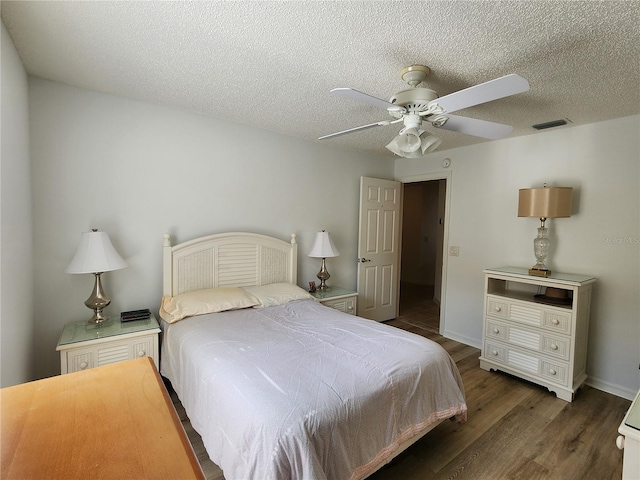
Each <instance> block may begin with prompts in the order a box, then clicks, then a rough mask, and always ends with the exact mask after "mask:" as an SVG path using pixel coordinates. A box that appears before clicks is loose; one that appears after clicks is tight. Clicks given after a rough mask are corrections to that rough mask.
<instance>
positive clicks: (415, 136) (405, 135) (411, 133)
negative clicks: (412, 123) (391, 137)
mask: <svg viewBox="0 0 640 480" xmlns="http://www.w3.org/2000/svg"><path fill="white" fill-rule="evenodd" d="M423 132H424V131H423V130H418V129H417V128H416V127H411V128H404V129H402V131H401V132H400V134H399V135H398V136H397V137H396V141H397V142H398V148H399V149H400V150H402V151H403V152H405V153H412V152H415V151H417V150H419V149H420V144H421V141H420V135H421V134H422V133H423Z"/></svg>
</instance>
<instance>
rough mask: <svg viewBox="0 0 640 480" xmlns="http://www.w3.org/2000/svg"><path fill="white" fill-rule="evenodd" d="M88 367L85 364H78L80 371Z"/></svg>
mask: <svg viewBox="0 0 640 480" xmlns="http://www.w3.org/2000/svg"><path fill="white" fill-rule="evenodd" d="M88 366H89V364H88V363H87V362H82V363H81V364H80V370H84V369H85V368H87V367H88Z"/></svg>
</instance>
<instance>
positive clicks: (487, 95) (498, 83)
mask: <svg viewBox="0 0 640 480" xmlns="http://www.w3.org/2000/svg"><path fill="white" fill-rule="evenodd" d="M529 88H530V87H529V82H528V81H527V79H526V78H523V77H521V76H520V75H516V74H515V73H512V74H511V75H506V76H504V77H500V78H496V79H495V80H490V81H488V82H485V83H481V84H479V85H475V86H473V87H469V88H465V89H464V90H460V91H458V92H454V93H450V94H449V95H445V96H444V97H440V98H436V99H435V100H431V101H430V102H429V105H431V104H433V103H437V104H438V105H440V106H441V107H442V108H444V111H445V112H447V113H451V112H455V111H456V110H462V109H463V108H467V107H473V106H474V105H480V104H481V103H487V102H491V101H493V100H498V99H499V98H504V97H509V96H511V95H515V94H517V93H523V92H527V91H529Z"/></svg>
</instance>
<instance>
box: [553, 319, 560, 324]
mask: <svg viewBox="0 0 640 480" xmlns="http://www.w3.org/2000/svg"><path fill="white" fill-rule="evenodd" d="M551 323H553V324H554V325H559V324H560V320H558V319H557V318H554V319H553V320H551Z"/></svg>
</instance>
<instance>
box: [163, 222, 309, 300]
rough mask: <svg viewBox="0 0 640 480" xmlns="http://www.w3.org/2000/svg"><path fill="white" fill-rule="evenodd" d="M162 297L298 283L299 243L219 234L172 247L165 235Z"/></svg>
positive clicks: (243, 235) (257, 236) (260, 236)
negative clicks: (220, 289)
mask: <svg viewBox="0 0 640 480" xmlns="http://www.w3.org/2000/svg"><path fill="white" fill-rule="evenodd" d="M162 250H163V269H162V271H163V282H162V294H163V296H168V297H171V296H175V295H179V294H181V293H188V292H193V291H195V290H202V289H205V288H217V287H248V286H253V285H267V284H270V283H277V282H288V283H293V284H295V283H296V282H297V272H298V244H297V243H296V235H295V234H291V240H290V242H285V241H284V240H280V239H278V238H274V237H268V236H266V235H260V234H257V233H243V232H233V233H220V234H217V235H208V236H206V237H200V238H196V239H194V240H190V241H188V242H184V243H180V244H178V245H176V246H171V236H170V235H169V234H168V233H166V234H165V235H164V244H163V248H162Z"/></svg>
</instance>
